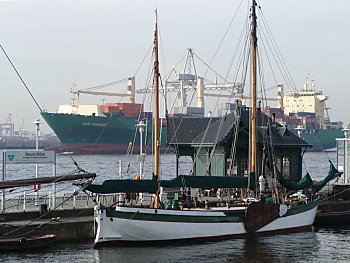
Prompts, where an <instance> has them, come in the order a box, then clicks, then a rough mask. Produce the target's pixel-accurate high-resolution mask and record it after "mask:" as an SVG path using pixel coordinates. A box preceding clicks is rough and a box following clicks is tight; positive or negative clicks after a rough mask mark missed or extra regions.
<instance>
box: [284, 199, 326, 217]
mask: <svg viewBox="0 0 350 263" xmlns="http://www.w3.org/2000/svg"><path fill="white" fill-rule="evenodd" d="M318 203H319V199H318V200H315V201H312V202H310V203H308V204H305V205H301V206H297V207H295V208H292V209H290V210H288V212H287V213H286V214H285V215H284V217H286V216H290V215H296V214H299V213H303V212H306V211H308V210H311V209H313V208H315V207H316V206H317V205H318Z"/></svg>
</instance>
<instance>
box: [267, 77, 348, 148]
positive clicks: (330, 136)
mask: <svg viewBox="0 0 350 263" xmlns="http://www.w3.org/2000/svg"><path fill="white" fill-rule="evenodd" d="M283 93H284V92H283V86H282V85H281V86H279V90H278V98H279V100H278V106H277V108H266V109H265V112H266V113H267V114H269V115H270V116H272V115H273V116H274V117H275V118H276V121H277V122H279V123H282V124H284V125H286V126H287V127H288V128H290V130H292V131H294V132H295V133H296V134H297V135H298V136H299V137H300V138H302V139H303V140H305V141H306V142H307V143H309V144H311V145H312V148H311V149H309V151H324V150H332V149H335V148H336V138H343V137H344V132H343V131H342V130H343V122H341V121H335V122H332V121H331V120H330V117H329V114H328V110H329V109H330V108H328V107H327V106H326V101H327V100H328V99H329V97H328V96H327V95H325V94H324V93H323V91H321V90H316V89H315V83H314V80H313V79H312V78H311V77H310V76H309V75H308V76H307V77H306V84H305V85H304V87H303V89H302V90H300V91H289V92H288V93H287V94H286V95H284V94H283Z"/></svg>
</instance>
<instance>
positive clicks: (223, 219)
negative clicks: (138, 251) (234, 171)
mask: <svg viewBox="0 0 350 263" xmlns="http://www.w3.org/2000/svg"><path fill="white" fill-rule="evenodd" d="M106 216H107V217H111V218H122V219H131V220H143V221H161V222H184V223H235V222H237V223H239V222H243V221H244V218H245V215H244V214H237V215H227V216H179V215H160V214H143V213H130V212H120V211H114V210H106Z"/></svg>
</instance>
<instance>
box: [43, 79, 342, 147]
mask: <svg viewBox="0 0 350 263" xmlns="http://www.w3.org/2000/svg"><path fill="white" fill-rule="evenodd" d="M166 86H167V91H168V92H171V91H175V92H177V94H178V95H177V99H178V103H177V104H178V105H179V106H178V107H177V108H174V113H173V114H172V116H179V117H186V116H190V117H199V118H201V117H204V115H205V113H204V98H205V96H211V97H215V96H225V97H227V96H230V97H232V94H235V97H236V98H239V99H241V100H242V104H244V103H245V100H247V99H249V98H248V97H244V96H243V95H242V94H243V85H242V84H239V83H225V84H221V85H220V84H215V85H214V84H211V85H205V84H204V79H203V78H201V77H198V76H195V75H191V74H179V75H178V79H177V80H176V81H171V82H167V83H166ZM189 90H192V91H193V90H195V91H196V93H197V106H196V107H189V106H188V105H187V102H186V97H187V95H186V92H188V91H189ZM210 90H211V91H213V90H215V91H220V94H212V93H209V92H208V91H210ZM222 91H228V93H229V94H230V95H222ZM137 92H138V93H142V90H138V91H137ZM144 92H146V91H144ZM147 92H152V91H150V90H148V91H147ZM72 93H73V94H75V95H78V96H79V95H80V94H83V93H85V94H93V95H106V96H111V95H113V96H114V95H116V96H123V97H125V96H126V97H127V98H128V102H127V103H106V104H102V105H98V104H79V103H75V102H74V99H73V100H72V103H71V104H69V105H60V106H59V109H58V112H57V113H49V112H42V113H41V115H42V116H43V118H44V119H45V121H46V122H47V123H48V125H49V126H50V127H51V128H52V130H53V131H54V132H55V133H56V134H57V136H58V138H59V139H60V141H61V146H60V147H56V148H55V150H56V151H58V152H74V153H126V152H130V151H133V150H134V151H135V150H138V149H139V145H140V139H139V138H140V134H139V132H138V128H137V125H139V124H140V120H142V123H143V124H144V125H146V126H147V128H146V130H145V135H144V136H145V137H144V138H145V141H146V143H145V144H146V145H149V148H151V145H152V143H151V142H150V140H151V139H150V138H151V133H152V132H151V127H152V125H151V122H152V113H151V112H145V111H144V108H143V104H140V103H135V93H136V92H135V79H134V78H129V79H128V85H127V90H126V92H125V93H122V94H118V93H113V94H111V93H103V92H96V91H91V90H90V91H87V90H85V91H83V90H80V91H73V92H72ZM242 98H244V99H242ZM327 99H328V96H326V95H324V94H323V92H322V91H316V90H315V85H314V81H313V80H312V79H311V78H310V77H309V76H308V77H307V83H306V85H305V86H304V88H303V89H302V90H301V91H298V92H297V91H295V92H288V93H287V94H286V95H284V90H283V85H279V86H278V94H277V98H275V99H274V100H276V101H277V107H276V108H270V107H267V108H265V109H263V111H264V112H265V113H266V114H269V115H271V116H272V115H273V116H274V118H275V119H276V121H277V122H279V123H281V124H283V125H286V126H288V128H290V130H292V131H294V132H295V133H296V134H297V135H299V136H300V137H301V138H302V139H303V140H305V141H306V142H307V143H309V144H311V145H313V147H312V148H311V150H312V151H322V150H327V149H332V148H335V147H336V145H335V138H341V137H342V136H343V132H342V124H343V123H342V122H340V121H338V122H331V121H330V118H329V117H328V113H327V110H328V108H327V107H326V100H327ZM232 110H235V105H234V104H231V103H223V104H222V105H221V106H220V107H219V109H217V114H216V115H217V116H219V117H220V116H222V115H224V114H226V113H229V112H230V111H232ZM161 145H162V150H163V151H165V149H167V148H166V120H165V119H163V121H162V126H161ZM146 150H147V148H146Z"/></svg>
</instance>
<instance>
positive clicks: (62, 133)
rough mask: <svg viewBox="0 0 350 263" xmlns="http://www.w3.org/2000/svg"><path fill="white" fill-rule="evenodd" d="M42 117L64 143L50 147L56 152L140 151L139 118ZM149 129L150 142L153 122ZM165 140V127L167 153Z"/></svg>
mask: <svg viewBox="0 0 350 263" xmlns="http://www.w3.org/2000/svg"><path fill="white" fill-rule="evenodd" d="M41 115H42V116H43V118H44V119H45V121H46V122H47V124H48V125H49V126H50V127H51V129H52V130H53V131H54V132H55V133H56V135H57V137H58V138H59V139H60V141H61V145H60V146H59V147H52V148H51V149H53V150H56V151H57V152H68V151H69V152H74V153H79V154H87V153H95V154H101V153H102V154H109V153H120V154H121V153H123V154H124V153H126V152H127V151H129V150H130V148H131V146H132V147H133V150H138V149H139V144H140V136H139V131H138V130H137V127H136V125H137V124H138V119H137V118H126V117H124V116H121V115H115V116H110V117H102V116H92V115H91V116H84V115H78V114H63V113H48V112H42V113H41ZM148 127H149V128H148V131H145V132H144V135H143V136H144V138H145V136H147V139H146V140H147V142H149V140H150V137H151V135H152V132H151V125H150V122H149V125H148ZM165 137H166V127H162V129H161V141H162V145H163V146H164V147H163V149H162V150H163V151H165V150H166V147H165V139H166V138H165ZM147 145H151V144H150V143H148V144H147ZM146 147H147V146H146ZM149 148H151V146H149ZM146 150H147V148H146ZM149 150H150V151H151V149H149Z"/></svg>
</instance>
